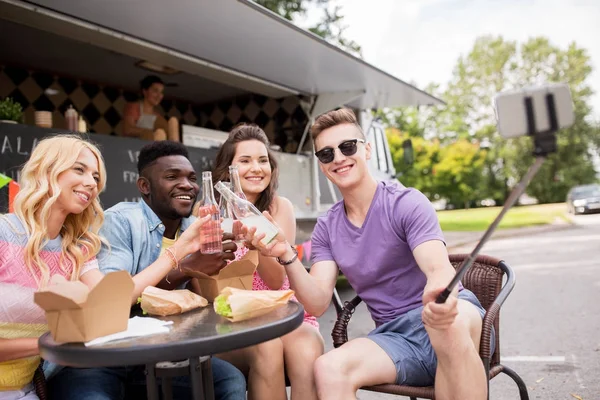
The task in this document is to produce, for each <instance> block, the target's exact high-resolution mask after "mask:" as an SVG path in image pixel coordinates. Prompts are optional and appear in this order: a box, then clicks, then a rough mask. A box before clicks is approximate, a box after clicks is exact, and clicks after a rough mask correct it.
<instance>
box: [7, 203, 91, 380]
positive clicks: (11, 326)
mask: <svg viewBox="0 0 600 400" xmlns="http://www.w3.org/2000/svg"><path fill="white" fill-rule="evenodd" d="M27 240H28V236H27V235H26V233H25V229H24V227H23V225H22V224H21V222H20V221H19V219H18V218H17V217H16V215H14V214H7V215H5V216H3V217H0V293H2V296H0V338H3V339H15V338H32V337H39V336H41V335H42V334H43V333H44V332H46V331H47V330H48V327H47V324H46V317H45V315H44V311H43V310H42V309H41V308H40V307H38V306H37V305H36V304H35V303H34V302H33V294H34V293H35V292H36V291H37V289H38V284H37V282H36V280H35V279H34V277H33V276H32V275H31V273H30V272H29V270H28V269H27V267H26V265H25V261H24V257H23V253H24V248H25V245H26V244H27ZM61 242H62V239H61V237H60V236H59V237H57V238H56V239H53V240H50V241H48V242H47V243H46V245H45V246H44V248H43V249H42V251H40V257H41V258H42V260H44V262H46V264H47V265H48V268H49V269H50V276H52V275H62V276H64V277H65V278H66V279H70V276H71V271H72V266H71V265H66V268H64V270H65V271H63V268H61V267H60V255H61V251H62V248H61ZM65 262H66V260H65ZM95 268H98V262H97V261H96V258H95V257H94V258H92V259H90V260H89V261H88V262H86V263H85V264H84V265H83V266H82V269H81V274H82V275H83V274H84V273H86V272H88V271H90V270H92V269H95ZM39 362H40V358H39V357H38V356H34V357H28V358H23V359H18V360H10V361H5V362H2V363H0V391H5V390H18V389H20V388H22V387H23V386H25V385H27V384H28V383H29V382H30V381H31V379H32V378H33V373H34V372H35V369H36V368H37V365H38V364H39Z"/></svg>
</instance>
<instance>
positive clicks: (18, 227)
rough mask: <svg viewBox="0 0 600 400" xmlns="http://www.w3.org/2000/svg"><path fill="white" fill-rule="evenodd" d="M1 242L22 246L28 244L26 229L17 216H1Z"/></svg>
mask: <svg viewBox="0 0 600 400" xmlns="http://www.w3.org/2000/svg"><path fill="white" fill-rule="evenodd" d="M0 240H2V241H3V242H11V243H13V244H20V245H22V244H23V243H26V242H27V235H26V232H25V227H24V226H23V224H22V223H21V220H20V219H19V218H18V217H17V216H16V215H15V214H4V215H0Z"/></svg>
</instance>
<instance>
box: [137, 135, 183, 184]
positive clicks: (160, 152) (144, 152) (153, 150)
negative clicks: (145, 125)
mask: <svg viewBox="0 0 600 400" xmlns="http://www.w3.org/2000/svg"><path fill="white" fill-rule="evenodd" d="M167 156H184V157H185V158H187V159H188V160H189V158H190V156H189V153H188V150H187V148H186V147H185V146H184V145H183V144H181V143H179V142H172V141H170V140H161V141H158V142H152V143H150V144H147V145H145V146H144V147H142V149H141V150H140V155H139V156H138V163H137V169H138V173H139V174H140V175H142V171H143V170H144V169H145V168H146V167H148V166H149V165H151V164H153V163H154V162H155V161H156V160H158V159H159V158H161V157H167Z"/></svg>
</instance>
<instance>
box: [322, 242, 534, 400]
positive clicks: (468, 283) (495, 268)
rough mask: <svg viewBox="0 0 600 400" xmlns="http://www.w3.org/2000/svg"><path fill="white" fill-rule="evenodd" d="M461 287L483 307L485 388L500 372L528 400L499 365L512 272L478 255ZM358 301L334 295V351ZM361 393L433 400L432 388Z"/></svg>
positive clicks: (481, 349)
mask: <svg viewBox="0 0 600 400" xmlns="http://www.w3.org/2000/svg"><path fill="white" fill-rule="evenodd" d="M466 257H468V255H466V254H457V255H451V256H450V262H451V263H452V265H453V266H454V268H457V267H458V266H460V264H461V262H462V261H463V260H464V259H465V258H466ZM504 276H506V283H504V285H502V282H503V277H504ZM462 283H463V285H464V286H465V287H466V288H467V289H469V290H471V291H472V292H473V293H474V294H475V295H476V296H477V298H478V299H479V301H480V302H481V304H482V305H483V307H484V308H485V309H486V310H487V313H486V315H485V318H484V320H483V327H482V332H481V344H480V347H479V355H480V356H481V359H482V361H483V365H484V367H485V372H486V375H487V376H488V388H489V380H491V379H492V378H494V377H495V376H497V375H498V374H500V373H501V372H503V373H505V374H506V375H508V376H509V377H511V378H512V379H513V380H514V381H515V383H516V384H517V386H518V388H519V394H520V397H521V400H529V394H528V393H527V386H525V383H524V382H523V379H521V377H520V376H519V375H518V374H517V373H516V372H515V371H513V370H512V369H510V368H508V367H506V366H504V365H502V364H500V329H499V327H500V307H501V306H502V304H503V303H504V301H505V300H506V298H507V297H508V295H509V293H510V292H511V291H512V290H513V288H514V286H515V275H514V272H513V270H512V269H511V268H510V267H509V266H508V265H507V264H506V263H505V262H504V261H501V260H499V259H496V258H493V257H488V256H483V255H480V256H478V257H477V259H476V260H475V262H474V263H473V266H472V267H471V268H470V269H469V271H467V273H466V275H465V277H464V279H463V280H462ZM361 301H362V300H361V298H360V297H358V296H356V297H355V298H354V299H352V300H351V301H347V302H345V303H344V304H343V305H342V302H341V299H340V297H339V295H338V294H337V292H336V291H334V294H333V303H334V305H335V308H336V312H337V321H336V323H335V325H334V327H333V331H332V332H331V336H332V338H333V346H334V347H336V348H337V347H340V346H341V345H343V344H344V343H346V342H347V341H348V322H349V321H350V318H351V317H352V314H353V313H354V310H355V308H356V306H357V305H358V304H359V303H360V302H361ZM492 327H494V329H495V332H496V346H495V351H494V354H492V355H491V357H490V354H489V353H490V337H491V332H492ZM361 389H363V390H371V391H374V392H381V393H389V394H396V395H400V396H407V397H410V398H411V399H413V400H414V399H417V398H422V399H435V393H434V388H433V387H412V386H401V385H377V386H369V387H363V388H361ZM488 398H489V391H488Z"/></svg>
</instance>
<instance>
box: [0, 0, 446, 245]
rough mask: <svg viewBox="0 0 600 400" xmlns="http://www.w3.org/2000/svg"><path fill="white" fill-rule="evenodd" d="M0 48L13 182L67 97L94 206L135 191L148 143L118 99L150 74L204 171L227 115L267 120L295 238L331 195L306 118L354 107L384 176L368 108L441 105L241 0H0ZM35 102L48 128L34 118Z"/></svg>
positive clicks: (6, 167) (0, 161)
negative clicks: (104, 176)
mask: <svg viewBox="0 0 600 400" xmlns="http://www.w3.org/2000/svg"><path fill="white" fill-rule="evenodd" d="M0 49H2V50H1V51H0V100H1V99H4V98H6V97H11V98H12V99H14V100H15V101H18V102H19V103H20V104H21V105H22V106H23V109H24V120H23V121H22V123H20V124H12V123H10V124H7V123H0V173H3V174H4V175H6V176H8V177H9V178H12V179H14V180H17V179H18V174H19V166H20V165H22V164H23V162H24V161H26V159H27V157H28V154H29V153H30V152H31V149H32V148H33V147H34V146H35V143H36V141H37V140H39V139H40V138H42V137H44V136H47V135H51V134H56V133H59V132H65V131H66V128H67V120H66V119H65V113H66V112H67V110H68V109H69V108H70V107H72V108H74V109H75V111H76V112H77V113H78V115H79V116H81V117H82V119H83V120H84V121H85V125H86V126H87V131H88V132H89V134H87V135H88V137H89V138H90V139H91V140H93V141H94V142H96V143H98V144H99V146H100V147H101V150H102V153H103V155H104V157H105V159H106V162H107V169H108V185H107V188H106V190H105V192H104V193H102V194H101V196H100V197H101V200H102V203H103V206H104V207H105V208H108V207H110V206H112V205H113V204H115V203H117V202H119V201H123V200H129V201H132V200H137V199H138V198H139V195H138V192H137V188H136V186H135V181H136V179H137V172H136V161H137V159H136V157H137V153H136V152H137V151H139V149H140V148H141V147H142V146H143V145H144V144H145V143H147V142H146V141H144V140H141V139H134V138H130V137H124V136H123V132H122V130H123V109H124V107H125V105H126V104H127V103H128V102H135V101H137V100H138V99H139V87H138V83H139V82H140V80H141V79H142V78H143V77H144V76H146V75H149V74H153V75H157V76H159V77H160V78H161V79H162V80H163V81H164V82H165V83H166V85H165V86H166V89H165V97H164V99H163V100H162V102H161V104H160V112H161V113H162V114H164V116H165V117H175V118H177V119H178V120H179V121H180V125H181V140H182V141H183V143H184V144H185V145H186V146H188V147H189V149H190V155H191V158H192V162H193V164H194V166H195V167H196V168H197V170H198V171H200V170H207V169H210V167H211V163H212V160H213V159H214V156H215V154H216V151H217V149H218V146H219V145H220V143H222V142H223V141H224V140H225V138H226V136H227V132H228V131H229V130H230V129H231V128H232V127H233V126H235V125H236V124H238V123H240V122H253V123H256V124H257V125H259V126H260V127H262V128H263V129H264V130H265V132H266V133H267V135H268V136H269V139H270V141H271V143H272V144H273V146H274V147H275V148H276V149H277V150H278V151H277V152H276V157H277V158H278V161H279V165H280V168H281V171H280V189H279V192H280V194H281V195H283V196H285V197H287V198H289V199H290V200H291V201H292V203H293V204H294V207H295V212H296V216H297V218H298V226H299V238H300V240H302V238H303V237H306V235H307V234H309V233H310V232H311V231H312V226H313V225H314V221H315V220H316V217H317V216H319V215H321V214H322V213H323V212H325V211H326V210H327V209H328V208H329V207H330V206H331V205H332V204H334V203H335V202H336V201H337V200H338V199H339V193H338V192H336V189H335V188H334V187H333V186H332V185H331V184H330V183H329V182H328V181H327V180H326V179H325V178H324V177H323V175H322V174H321V173H320V171H319V168H318V165H317V161H316V159H315V157H314V156H313V155H312V153H313V150H312V143H311V140H310V135H309V127H310V124H311V122H312V121H314V118H315V117H316V116H318V115H319V114H321V113H323V112H325V111H328V110H331V109H333V108H336V107H339V106H348V107H351V108H353V109H354V110H355V111H356V113H357V115H358V117H359V120H360V124H361V126H362V127H363V129H364V131H365V134H366V136H367V139H368V140H369V141H370V142H371V144H372V146H373V149H374V157H372V160H371V165H370V168H371V170H372V171H373V173H374V175H375V176H376V177H377V179H382V180H388V179H395V171H394V167H393V164H392V159H391V155H390V151H389V148H388V144H387V140H386V136H385V132H384V130H383V127H382V126H381V124H380V123H378V122H377V121H374V120H373V118H372V112H371V110H373V109H379V108H384V107H401V106H419V105H436V104H441V101H440V100H439V99H437V98H435V97H433V96H431V95H429V94H428V93H425V92H423V91H421V90H419V89H417V88H416V87H414V86H412V85H410V84H408V83H406V82H404V81H402V80H400V79H398V78H396V77H394V76H392V75H390V74H388V73H385V72H383V71H381V70H380V69H378V68H376V67H374V66H373V65H370V64H368V63H366V62H365V61H364V60H362V59H360V58H357V57H355V56H353V55H351V54H349V53H347V52H345V51H343V50H341V49H339V48H338V47H336V46H333V45H331V44H330V43H328V42H326V41H325V40H323V39H322V38H320V37H318V36H316V35H314V34H312V33H311V32H308V31H306V30H303V29H301V28H298V27H297V26H295V25H294V24H292V23H291V22H290V21H287V20H285V19H284V18H281V17H280V16H278V15H276V14H274V13H272V12H270V11H269V10H267V9H264V8H263V7H261V6H259V5H257V4H255V3H254V2H252V1H247V0H219V1H214V0H197V1H177V2H170V1H169V2H167V1H160V0H146V1H144V2H143V3H142V2H136V1H122V2H108V3H107V2H101V1H92V0H80V1H71V0H30V1H21V0H0ZM40 111H42V112H46V113H47V114H48V115H51V127H50V128H47V127H40V126H36V117H35V116H36V115H40V114H39V112H40ZM36 112H38V114H36ZM38 125H39V124H38ZM0 190H1V189H0ZM0 207H2V203H0ZM4 208H6V205H4ZM0 212H6V209H4V210H0Z"/></svg>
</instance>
